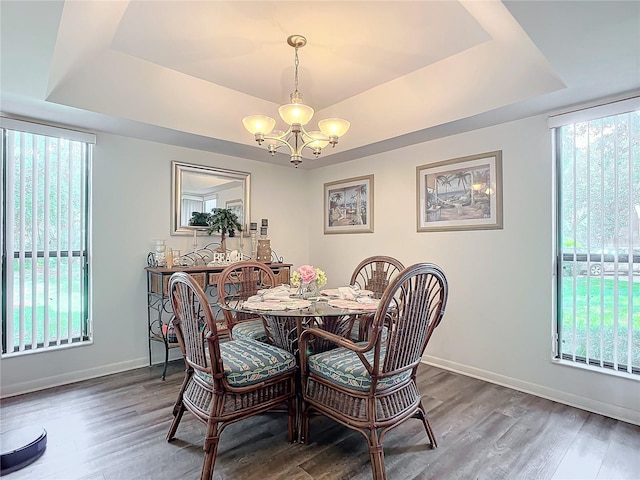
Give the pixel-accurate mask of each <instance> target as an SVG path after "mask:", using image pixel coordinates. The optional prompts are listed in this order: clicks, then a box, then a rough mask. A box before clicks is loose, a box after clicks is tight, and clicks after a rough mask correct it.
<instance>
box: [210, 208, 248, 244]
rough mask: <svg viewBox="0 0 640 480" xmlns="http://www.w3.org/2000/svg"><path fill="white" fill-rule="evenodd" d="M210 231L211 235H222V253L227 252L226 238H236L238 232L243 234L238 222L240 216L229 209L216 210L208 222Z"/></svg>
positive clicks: (212, 212) (212, 211)
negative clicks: (217, 233)
mask: <svg viewBox="0 0 640 480" xmlns="http://www.w3.org/2000/svg"><path fill="white" fill-rule="evenodd" d="M207 223H208V225H209V230H208V231H207V233H209V235H211V234H212V233H213V232H219V233H220V248H219V249H218V250H219V251H220V252H226V251H227V245H226V238H227V234H229V236H230V237H235V234H236V230H237V231H239V232H242V225H240V223H239V222H238V216H237V215H236V214H235V213H233V212H232V211H231V210H229V209H228V208H214V209H213V210H211V213H210V214H209V218H208V220H207Z"/></svg>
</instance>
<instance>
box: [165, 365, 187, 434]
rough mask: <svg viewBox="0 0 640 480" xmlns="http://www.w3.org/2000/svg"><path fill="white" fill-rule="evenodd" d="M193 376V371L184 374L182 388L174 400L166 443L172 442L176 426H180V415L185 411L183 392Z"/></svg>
mask: <svg viewBox="0 0 640 480" xmlns="http://www.w3.org/2000/svg"><path fill="white" fill-rule="evenodd" d="M191 375H193V371H191V372H190V371H189V369H187V371H186V372H185V376H184V380H183V381H182V386H181V387H180V393H179V394H178V399H177V400H176V403H175V405H174V406H173V421H172V422H171V426H170V427H169V433H167V441H168V442H170V441H171V440H173V437H174V435H175V434H176V430H178V425H179V424H180V420H182V414H183V413H184V411H185V406H184V403H183V398H184V391H185V390H186V389H187V384H188V383H189V379H190V378H191Z"/></svg>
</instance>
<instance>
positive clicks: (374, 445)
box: [368, 428, 387, 480]
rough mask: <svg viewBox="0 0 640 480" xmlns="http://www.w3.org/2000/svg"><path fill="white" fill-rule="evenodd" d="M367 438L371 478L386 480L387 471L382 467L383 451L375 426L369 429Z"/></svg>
mask: <svg viewBox="0 0 640 480" xmlns="http://www.w3.org/2000/svg"><path fill="white" fill-rule="evenodd" d="M368 440H369V458H370V459H371V472H372V478H373V480H387V471H386V470H385V468H384V451H383V449H382V444H381V443H380V439H379V438H378V432H377V430H376V429H375V428H374V429H371V431H370V433H369V437H368Z"/></svg>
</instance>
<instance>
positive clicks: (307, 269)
mask: <svg viewBox="0 0 640 480" xmlns="http://www.w3.org/2000/svg"><path fill="white" fill-rule="evenodd" d="M312 282H315V284H316V285H317V286H318V287H322V286H323V285H324V284H325V283H327V276H326V275H325V273H324V272H323V271H322V270H320V269H319V268H315V267H312V266H311V265H302V266H300V267H298V269H296V270H294V272H293V275H291V285H293V286H294V287H297V286H299V285H300V284H301V283H304V284H310V283H312Z"/></svg>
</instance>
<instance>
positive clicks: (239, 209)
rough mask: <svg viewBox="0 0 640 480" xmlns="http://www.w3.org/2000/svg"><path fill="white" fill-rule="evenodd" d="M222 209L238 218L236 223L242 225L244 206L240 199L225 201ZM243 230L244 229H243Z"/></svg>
mask: <svg viewBox="0 0 640 480" xmlns="http://www.w3.org/2000/svg"><path fill="white" fill-rule="evenodd" d="M224 208H226V209H227V210H231V211H232V212H233V213H235V214H236V216H237V217H238V223H239V224H240V225H244V205H243V203H242V200H241V199H237V200H227V201H226V203H225V204H224ZM243 230H244V227H243Z"/></svg>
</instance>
